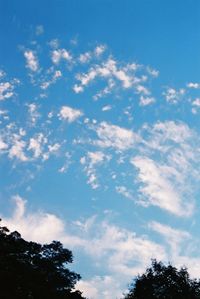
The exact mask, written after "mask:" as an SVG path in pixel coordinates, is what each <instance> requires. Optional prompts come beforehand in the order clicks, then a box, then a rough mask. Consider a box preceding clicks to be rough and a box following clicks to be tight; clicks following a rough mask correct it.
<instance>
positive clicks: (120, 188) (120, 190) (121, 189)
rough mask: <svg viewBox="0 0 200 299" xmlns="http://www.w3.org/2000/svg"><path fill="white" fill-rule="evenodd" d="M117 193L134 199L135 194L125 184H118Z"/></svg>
mask: <svg viewBox="0 0 200 299" xmlns="http://www.w3.org/2000/svg"><path fill="white" fill-rule="evenodd" d="M115 189H116V191H117V193H119V194H121V195H123V196H124V197H126V198H128V199H133V195H132V194H131V192H130V191H129V190H128V189H127V188H126V187H125V186H116V188H115Z"/></svg>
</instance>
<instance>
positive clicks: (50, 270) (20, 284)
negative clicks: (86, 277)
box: [0, 226, 83, 299]
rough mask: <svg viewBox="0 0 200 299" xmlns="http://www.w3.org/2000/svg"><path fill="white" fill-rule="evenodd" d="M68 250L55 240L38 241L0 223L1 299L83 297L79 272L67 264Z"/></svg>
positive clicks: (77, 298)
mask: <svg viewBox="0 0 200 299" xmlns="http://www.w3.org/2000/svg"><path fill="white" fill-rule="evenodd" d="M72 260H73V258H72V252H71V251H69V250H68V249H65V248H63V245H62V244H61V243H60V242H58V241H53V242H52V243H50V244H45V245H41V244H38V243H35V242H28V241H25V240H24V239H23V238H21V235H20V234H19V233H18V232H12V233H10V232H9V230H8V229H7V228H6V227H2V226H0V298H1V299H25V298H26V299H47V298H48V299H66V298H72V299H81V298H82V299H83V297H82V295H81V292H80V291H74V286H75V284H76V282H77V281H78V280H79V279H80V278H81V277H80V275H79V274H77V273H74V272H72V271H70V270H69V269H68V268H67V264H68V263H72Z"/></svg>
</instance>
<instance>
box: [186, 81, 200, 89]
mask: <svg viewBox="0 0 200 299" xmlns="http://www.w3.org/2000/svg"><path fill="white" fill-rule="evenodd" d="M187 87H188V88H194V89H198V88H200V84H199V83H193V82H190V83H188V84H187Z"/></svg>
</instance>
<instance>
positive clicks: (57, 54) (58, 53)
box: [51, 49, 72, 64]
mask: <svg viewBox="0 0 200 299" xmlns="http://www.w3.org/2000/svg"><path fill="white" fill-rule="evenodd" d="M51 59H52V61H53V63H55V64H59V62H60V61H61V60H62V59H63V60H65V61H67V62H71V61H72V56H71V54H70V53H69V51H67V50H66V49H57V50H54V51H52V55H51Z"/></svg>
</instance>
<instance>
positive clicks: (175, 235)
mask: <svg viewBox="0 0 200 299" xmlns="http://www.w3.org/2000/svg"><path fill="white" fill-rule="evenodd" d="M149 228H150V229H152V230H154V231H155V232H157V233H159V234H161V235H162V236H163V237H164V238H165V240H166V242H167V243H168V244H169V245H170V247H171V254H173V256H174V257H175V256H177V255H179V254H180V252H179V251H180V250H181V246H180V245H181V243H182V242H186V243H187V242H189V240H190V239H191V235H190V234H189V233H188V232H187V231H183V230H179V229H175V228H172V227H171V226H168V225H165V224H161V223H159V222H156V221H152V222H150V223H149Z"/></svg>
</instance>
